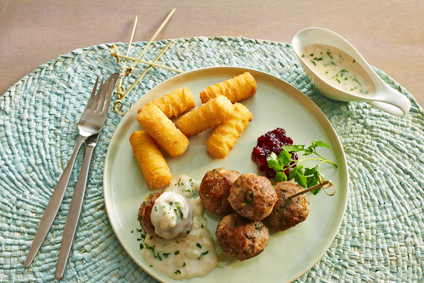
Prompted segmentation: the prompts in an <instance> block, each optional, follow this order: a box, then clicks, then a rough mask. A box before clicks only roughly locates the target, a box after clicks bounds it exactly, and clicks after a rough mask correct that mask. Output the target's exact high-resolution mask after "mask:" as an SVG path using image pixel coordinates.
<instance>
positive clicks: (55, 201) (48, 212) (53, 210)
mask: <svg viewBox="0 0 424 283" xmlns="http://www.w3.org/2000/svg"><path fill="white" fill-rule="evenodd" d="M86 139H87V137H83V136H78V141H77V145H76V146H75V149H74V153H73V154H72V156H71V159H69V162H68V165H67V166H66V168H65V171H63V173H62V176H61V177H60V180H59V182H58V183H57V186H56V188H55V189H54V191H53V194H52V196H51V197H50V200H49V203H48V204H47V206H46V209H45V210H44V214H43V216H42V218H41V221H40V224H39V225H38V228H37V232H36V233H35V236H34V239H33V240H32V244H31V247H30V248H29V252H28V255H27V258H26V260H25V263H24V267H26V268H27V267H29V266H30V264H31V262H32V261H33V260H34V258H35V256H36V255H37V252H38V250H39V249H40V247H41V245H42V244H43V242H44V239H45V238H46V236H47V234H48V233H49V231H50V227H51V226H52V224H53V221H54V219H55V218H56V214H57V212H58V211H59V208H60V205H61V203H62V200H63V197H64V195H65V192H66V188H67V187H68V183H69V179H70V177H71V173H72V169H73V167H74V164H75V160H76V159H77V156H78V153H79V151H80V149H81V146H82V145H83V144H84V142H85V140H86Z"/></svg>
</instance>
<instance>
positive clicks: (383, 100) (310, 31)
mask: <svg viewBox="0 0 424 283" xmlns="http://www.w3.org/2000/svg"><path fill="white" fill-rule="evenodd" d="M310 44H322V45H328V46H333V47H335V48H338V49H340V50H342V51H344V52H346V53H347V54H349V55H350V56H352V57H353V58H354V59H355V60H356V62H358V63H359V64H360V65H361V66H362V67H363V69H364V70H365V72H366V73H368V75H369V77H370V78H371V80H372V82H373V84H374V87H375V93H374V94H370V95H357V94H353V93H349V92H346V91H343V90H340V89H338V88H336V87H334V86H332V85H331V84H329V83H328V82H326V81H325V80H324V79H322V78H321V77H320V76H318V75H317V73H316V72H315V71H314V70H312V69H311V68H310V67H309V66H308V65H307V64H306V63H305V61H304V60H306V59H307V58H302V54H303V49H304V48H305V46H307V45H310ZM292 45H293V49H294V51H295V53H296V55H297V57H298V58H299V61H300V62H301V65H302V67H303V70H304V71H305V73H306V75H307V76H308V77H309V79H310V80H311V81H312V83H313V84H314V85H315V87H316V88H317V89H318V90H319V91H320V92H321V93H322V94H323V95H325V96H327V97H328V98H331V99H334V100H340V101H364V102H367V103H368V104H370V105H372V106H374V107H376V108H379V109H381V110H383V111H385V112H388V113H390V114H392V115H396V116H405V115H406V114H408V112H409V109H410V108H411V102H410V101H409V99H408V98H407V97H405V96H404V95H403V94H401V93H400V92H398V91H397V90H395V89H393V88H391V87H390V86H388V85H387V84H386V83H385V82H384V81H383V80H382V79H381V78H380V77H379V76H378V75H377V74H376V73H375V72H374V70H373V69H372V68H371V67H370V65H369V64H368V63H367V61H365V59H364V58H363V57H362V56H361V54H359V52H358V51H357V50H356V49H355V47H353V46H352V45H351V44H350V43H349V42H348V41H347V40H346V39H344V38H343V37H341V36H340V35H338V34H336V33H334V32H332V31H330V30H327V29H323V28H316V27H313V28H307V29H304V30H301V31H300V32H298V33H297V34H296V35H295V36H294V38H293V40H292Z"/></svg>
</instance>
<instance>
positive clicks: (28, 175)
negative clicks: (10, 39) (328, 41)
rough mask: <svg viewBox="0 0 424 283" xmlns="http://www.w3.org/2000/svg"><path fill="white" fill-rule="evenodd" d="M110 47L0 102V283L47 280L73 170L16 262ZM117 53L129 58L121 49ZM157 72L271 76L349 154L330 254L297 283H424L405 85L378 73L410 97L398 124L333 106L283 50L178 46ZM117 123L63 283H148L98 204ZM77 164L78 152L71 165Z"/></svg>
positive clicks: (422, 177) (222, 42)
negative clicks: (346, 189)
mask: <svg viewBox="0 0 424 283" xmlns="http://www.w3.org/2000/svg"><path fill="white" fill-rule="evenodd" d="M168 42H169V41H167V40H164V41H160V42H154V43H153V45H152V46H151V47H150V48H149V50H148V52H147V53H146V54H145V55H144V57H143V59H145V60H148V61H152V60H153V59H154V58H155V57H156V55H157V54H158V53H159V52H160V50H161V49H163V48H164V47H165V45H166V44H167V43H168ZM133 45H134V46H133V48H132V53H133V56H132V57H137V55H138V54H139V53H140V52H141V50H142V49H143V48H144V46H145V45H146V42H139V43H134V44H133ZM110 46H111V45H110V44H102V45H98V46H93V47H89V48H84V49H78V50H75V51H72V52H70V53H69V54H66V55H63V56H60V57H58V58H56V59H54V60H52V61H50V62H48V63H46V64H44V65H42V66H40V67H39V68H38V69H37V70H35V71H34V72H32V73H31V74H29V75H28V76H26V77H24V78H22V79H21V80H20V81H19V82H17V83H16V84H15V85H13V86H12V87H11V88H10V89H9V90H8V91H7V92H6V93H5V94H4V95H3V96H2V97H0V282H28V281H34V282H49V281H53V280H54V271H55V267H56V261H57V257H58V251H59V247H60V242H61V238H62V231H63V226H64V223H65V219H66V214H67V211H68V208H69V203H70V200H71V196H72V192H73V187H74V186H75V183H76V180H77V177H78V176H77V174H76V172H77V171H78V170H74V171H75V172H74V173H73V175H72V177H71V181H70V183H69V187H68V190H67V193H66V195H65V198H64V201H63V204H62V206H61V210H60V211H59V214H58V216H57V218H56V220H55V222H54V224H53V227H52V229H51V231H50V233H49V234H48V236H47V238H46V240H45V242H44V244H43V246H42V248H41V250H40V252H39V253H38V255H37V257H36V258H35V260H34V262H33V263H32V265H31V267H30V268H29V269H25V268H23V263H24V261H25V258H26V255H27V253H28V250H29V247H30V245H31V242H32V239H33V237H34V234H35V231H36V229H37V227H38V223H39V221H40V219H41V216H42V213H43V211H44V208H45V206H46V205H47V202H48V200H49V198H50V195H51V194H52V191H53V189H54V188H55V186H56V183H57V181H58V180H59V178H60V176H61V174H62V172H63V170H64V167H65V166H66V164H67V162H68V160H69V158H70V156H71V154H72V152H73V149H74V146H75V144H76V140H77V136H78V131H77V127H76V125H77V123H78V121H79V119H80V117H81V115H82V112H83V111H84V108H85V104H86V103H87V100H88V97H89V95H90V93H91V88H92V86H93V85H94V81H95V78H96V76H97V75H102V76H107V75H110V74H112V73H114V72H116V71H117V70H118V68H119V67H118V64H117V63H116V61H115V59H113V58H112V57H111V56H110V50H109V48H110ZM117 46H118V48H119V49H120V50H122V51H125V50H126V49H127V45H126V44H123V43H117ZM158 63H161V64H166V65H168V66H170V67H174V68H178V69H181V70H184V71H189V70H193V69H198V68H203V67H211V66H239V67H248V68H253V69H257V70H260V71H264V72H267V73H270V74H272V75H275V76H277V77H280V78H282V79H283V80H285V81H287V82H289V83H291V84H293V85H294V86H296V87H297V88H298V89H300V90H301V91H302V92H304V93H305V94H306V95H308V96H309V97H310V98H311V99H312V100H313V101H314V102H315V103H316V104H317V105H318V106H319V107H320V108H321V109H322V111H323V112H324V113H325V114H326V116H327V117H328V119H329V120H330V121H331V123H332V125H333V127H334V128H335V129H336V131H337V133H338V135H339V137H340V140H341V142H342V144H343V147H344V150H345V152H346V156H347V161H348V166H349V175H350V188H351V190H350V195H349V202H348V206H347V211H346V214H345V217H344V219H343V223H342V226H341V228H340V231H339V233H338V234H337V236H336V238H335V240H334V242H333V243H332V245H331V247H330V248H329V249H328V251H327V252H326V254H325V255H324V256H323V258H322V259H321V260H320V261H319V262H318V263H317V264H316V265H315V266H314V267H313V268H312V269H311V270H310V271H308V272H307V273H305V274H304V275H303V276H302V277H300V278H299V279H298V281H299V282H315V281H322V282H330V281H331V282H375V281H384V282H389V281H394V282H416V281H419V282H424V280H423V277H424V274H423V269H424V243H423V236H424V232H423V231H424V222H423V218H424V209H423V198H424V145H423V140H424V132H423V124H424V119H423V116H424V115H423V114H424V113H423V109H422V108H420V107H419V106H418V104H417V102H416V101H415V99H414V98H413V97H412V96H411V95H410V94H409V93H408V92H407V91H406V90H405V89H404V88H402V87H401V86H400V85H399V84H397V83H396V82H394V81H393V80H392V79H391V78H390V77H388V76H387V75H386V74H385V73H383V72H381V71H379V70H376V72H377V73H378V74H379V75H380V76H381V77H382V78H383V79H384V80H385V81H386V82H387V83H388V84H389V85H391V86H392V87H394V88H396V89H398V90H399V91H400V92H401V93H402V94H404V95H405V96H406V97H408V98H409V99H410V100H411V102H412V108H411V111H410V113H409V114H408V115H407V116H406V117H403V118H398V117H394V116H391V115H389V114H386V113H384V112H382V111H380V110H378V109H375V108H372V107H370V106H369V105H367V104H366V103H343V102H335V101H332V100H329V99H327V98H325V97H324V96H322V95H321V94H319V93H317V92H316V90H315V89H314V88H313V86H312V84H311V83H310V81H309V80H308V78H307V77H306V75H305V74H304V72H303V71H302V69H301V68H300V65H299V63H298V61H297V59H296V57H295V55H294V53H293V51H292V49H291V46H290V45H289V44H284V43H276V42H269V41H261V40H252V39H246V38H227V37H212V38H203V37H199V38H190V39H176V40H174V43H173V44H172V46H171V48H170V49H169V50H168V51H167V52H166V53H165V54H164V55H163V56H162V58H161V59H160V61H159V62H158ZM139 68H141V69H144V68H145V66H140V67H139ZM138 74H139V72H134V73H133V74H132V75H131V77H130V79H129V80H127V81H126V84H125V85H124V86H125V87H126V88H128V87H129V85H130V84H131V83H132V82H133V81H135V79H136V78H137V75H138ZM175 75H176V73H174V72H171V71H167V70H164V69H154V68H153V69H152V70H150V71H149V72H148V73H147V75H146V76H145V77H144V78H143V80H142V82H141V83H140V84H138V85H137V86H136V87H135V88H134V89H133V91H132V92H131V93H130V95H129V96H128V97H127V98H126V99H125V100H124V101H125V103H126V106H125V107H124V108H123V109H122V110H123V111H126V110H127V109H128V106H129V104H130V103H131V102H133V103H135V102H136V101H137V100H138V99H139V98H140V97H142V96H143V95H144V94H146V93H147V92H148V91H149V90H151V89H152V88H153V87H155V86H157V85H158V84H160V83H161V82H163V81H164V80H166V79H168V78H171V77H173V76H175ZM113 100H116V97H114V98H113ZM121 118H122V116H121V115H119V114H117V113H115V112H114V111H109V114H108V116H107V119H106V122H105V126H104V128H103V130H102V134H101V137H100V140H99V144H98V148H97V149H96V152H95V156H94V160H93V166H92V169H91V177H90V180H89V183H88V188H87V194H86V198H85V203H84V207H83V212H82V216H81V222H80V225H79V228H78V231H77V235H76V238H75V241H74V245H73V249H72V254H71V257H70V259H69V264H68V267H67V271H66V273H65V277H64V281H68V282H152V281H155V280H154V279H152V278H151V277H150V276H149V275H147V274H146V273H145V272H144V271H143V270H142V269H141V268H139V267H138V266H137V265H136V264H135V263H134V262H133V261H132V260H131V258H130V257H129V256H128V254H127V253H126V252H125V250H123V248H122V247H121V245H120V243H119V241H118V240H117V238H116V237H115V235H114V233H113V231H112V228H111V226H110V223H109V221H108V218H107V215H106V211H105V207H104V200H103V187H102V180H103V164H104V159H105V155H106V151H107V148H108V144H109V141H110V139H111V137H112V134H113V132H114V130H115V129H116V127H117V125H118V124H119V122H120V120H121ZM81 163H82V154H80V156H79V158H78V160H77V164H76V168H80V167H81Z"/></svg>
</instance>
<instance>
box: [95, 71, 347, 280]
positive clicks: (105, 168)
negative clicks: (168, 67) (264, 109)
mask: <svg viewBox="0 0 424 283" xmlns="http://www.w3.org/2000/svg"><path fill="white" fill-rule="evenodd" d="M219 69H223V70H238V71H239V72H240V74H241V73H243V72H249V71H252V72H258V73H261V74H262V75H265V76H269V77H271V78H273V79H275V80H277V81H279V82H280V83H283V84H285V85H286V87H288V88H289V89H291V90H290V91H294V92H297V93H299V94H301V95H302V96H303V98H304V99H306V101H308V103H309V104H310V106H311V107H312V108H314V110H315V111H316V113H317V116H320V118H322V119H321V120H320V124H321V125H323V124H326V126H327V127H328V128H329V129H331V134H332V135H333V138H334V141H335V142H336V143H337V146H338V147H339V148H340V150H341V152H342V156H340V158H342V161H343V163H344V165H345V166H344V168H345V172H344V175H345V176H346V182H345V184H343V185H344V186H343V187H345V188H346V198H345V200H344V204H343V213H342V215H341V217H340V220H339V223H337V229H335V232H334V234H333V235H332V237H331V239H330V241H329V243H328V245H327V246H326V247H325V249H323V251H322V253H321V254H320V255H319V257H318V258H317V259H316V260H315V261H312V262H311V263H310V264H309V265H307V266H306V267H305V268H304V269H303V270H302V272H301V273H299V274H298V275H295V276H294V277H292V278H290V279H289V281H288V282H292V281H294V280H296V279H298V278H300V277H301V276H302V275H304V274H305V273H306V272H308V271H309V270H310V269H311V268H312V267H313V266H314V265H315V264H316V263H317V262H318V261H320V260H321V259H322V257H323V256H324V255H325V253H326V252H327V251H328V249H329V248H330V246H331V244H332V243H333V242H334V239H335V237H336V236H337V234H338V232H339V230H340V227H341V224H342V222H343V219H344V215H345V213H346V208H347V203H348V199H349V190H350V188H349V171H348V164H347V160H346V153H345V151H344V149H343V144H342V143H341V141H340V138H339V136H338V134H337V131H336V130H335V129H334V127H333V125H332V124H331V122H330V120H329V119H328V118H327V116H326V115H325V114H324V112H323V111H322V110H321V108H320V107H319V106H318V105H317V104H316V103H315V102H314V101H313V100H312V99H311V98H309V97H308V96H307V95H306V94H305V93H303V92H302V91H301V90H299V89H298V88H296V87H295V86H294V85H293V84H291V83H289V82H287V81H285V80H283V79H281V78H279V77H277V76H275V75H272V74H269V73H266V72H264V71H260V70H256V69H253V68H245V67H237V66H213V67H206V68H198V69H194V70H190V71H186V72H184V73H181V74H177V75H176V76H173V77H171V78H168V79H166V80H164V81H163V82H161V83H159V84H158V85H156V86H155V87H154V88H152V89H151V90H150V91H148V92H147V93H145V94H144V95H143V96H141V97H140V98H139V99H138V100H137V101H136V102H135V103H134V105H133V106H132V107H131V108H130V109H129V110H128V112H127V113H126V114H125V115H124V116H123V117H122V119H121V121H120V122H119V124H118V125H117V126H116V128H115V131H114V133H113V135H112V137H111V139H110V142H109V145H108V149H107V153H106V157H105V161H104V166H103V199H104V203H105V209H106V213H107V216H108V221H109V223H110V226H111V227H112V230H113V233H114V234H115V236H116V238H117V239H118V241H119V243H120V245H121V246H122V247H123V249H124V250H125V251H126V252H127V254H128V255H129V256H130V257H131V259H132V260H133V262H134V263H135V264H136V265H137V266H138V267H139V268H141V269H142V270H143V271H145V272H146V273H147V274H149V275H150V276H152V277H153V278H155V279H156V280H158V281H160V282H168V281H162V278H159V277H158V276H157V275H156V274H155V273H154V272H152V271H151V270H150V269H147V268H146V269H145V268H143V267H142V266H140V265H139V264H138V262H137V260H136V259H135V258H134V257H133V256H132V254H131V253H130V252H129V251H127V249H126V247H125V245H124V244H123V243H122V240H121V238H120V236H119V234H118V232H117V230H116V229H115V227H114V225H112V223H113V222H112V221H111V218H112V215H111V213H112V212H111V211H112V208H110V207H109V205H108V203H109V202H111V203H110V205H111V206H112V202H113V201H112V200H111V198H112V199H113V196H110V197H109V198H108V199H109V201H107V200H106V199H107V197H106V196H109V193H108V190H107V189H106V188H107V187H108V183H107V182H106V179H107V177H106V174H105V173H106V172H107V171H108V161H109V158H110V156H111V154H112V153H111V146H112V145H113V144H114V140H117V139H118V138H119V137H117V134H116V132H117V129H118V128H119V127H120V126H121V124H123V123H124V122H125V121H124V120H125V117H126V116H127V115H128V113H130V112H131V111H132V110H133V109H134V108H135V107H137V104H138V102H139V101H140V100H141V99H143V98H144V97H146V96H147V95H149V93H151V92H153V91H155V90H156V89H157V88H159V87H160V86H162V85H163V84H165V83H170V82H171V81H172V80H177V79H180V78H181V77H184V76H190V75H191V74H193V73H196V72H202V71H208V70H210V71H213V70H219ZM338 169H341V168H338ZM110 191H111V190H110ZM206 276H207V275H206ZM169 280H170V281H169V282H178V281H176V280H174V279H172V278H169ZM183 280H190V279H183ZM179 282H181V281H179Z"/></svg>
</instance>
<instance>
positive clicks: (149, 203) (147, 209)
mask: <svg viewBox="0 0 424 283" xmlns="http://www.w3.org/2000/svg"><path fill="white" fill-rule="evenodd" d="M161 194H162V193H160V192H158V193H153V194H150V195H149V196H148V197H147V198H146V199H145V200H144V201H143V203H142V204H141V206H140V209H139V210H138V217H137V220H138V221H139V222H140V225H141V227H143V229H144V231H146V232H147V233H148V234H149V235H151V236H153V237H157V238H160V237H159V235H158V234H156V232H155V226H153V224H152V220H151V219H150V214H151V212H152V208H153V205H154V204H155V201H156V199H157V198H158V197H160V195H161Z"/></svg>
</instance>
